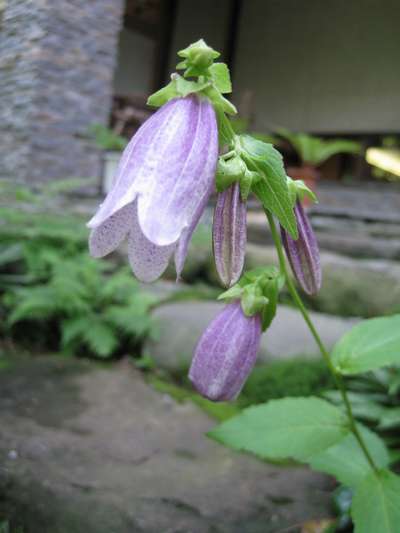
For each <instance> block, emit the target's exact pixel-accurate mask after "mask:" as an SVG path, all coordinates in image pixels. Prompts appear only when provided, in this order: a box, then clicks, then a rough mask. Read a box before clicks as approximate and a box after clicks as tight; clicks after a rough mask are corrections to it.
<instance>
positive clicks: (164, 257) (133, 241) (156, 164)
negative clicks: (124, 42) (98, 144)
mask: <svg viewBox="0 0 400 533" xmlns="http://www.w3.org/2000/svg"><path fill="white" fill-rule="evenodd" d="M217 159H218V129H217V123H216V117H215V111H214V108H213V107H212V105H211V104H210V102H209V101H208V100H207V99H205V98H202V97H198V96H196V95H189V96H187V97H185V98H175V99H173V100H170V101H169V102H168V103H166V104H165V105H163V106H162V107H161V108H160V109H159V110H158V111H157V112H156V113H155V114H154V115H152V116H151V117H150V118H149V119H148V120H147V121H146V122H145V123H144V124H143V125H142V126H141V127H140V129H139V130H138V131H137V132H136V134H135V135H134V137H133V138H132V140H131V141H130V143H129V144H128V146H127V147H126V149H125V151H124V153H123V154H122V158H121V161H120V164H119V167H118V171H117V175H116V178H115V180H114V185H113V187H112V189H111V191H110V192H109V194H108V195H107V197H106V199H105V201H104V202H103V204H102V205H101V206H100V208H99V210H98V211H97V213H96V215H95V216H94V217H93V218H92V219H91V220H90V222H89V223H88V226H89V228H91V230H92V231H91V234H90V238H89V250H90V253H91V255H92V256H94V257H103V256H105V255H107V254H109V253H110V252H112V251H113V250H115V249H116V248H117V247H118V246H119V244H120V243H121V242H122V241H123V240H124V239H125V238H127V239H128V254H129V262H130V264H131V267H132V270H133V272H134V274H135V275H136V276H137V278H139V279H140V280H141V281H147V282H150V281H154V280H155V279H157V278H158V277H159V276H160V275H161V274H162V273H163V272H164V270H165V269H166V267H167V265H168V262H169V259H170V257H171V255H172V254H173V253H174V254H175V265H176V270H177V275H178V277H179V276H180V273H181V271H182V269H183V265H184V261H185V258H186V254H187V249H188V244H189V241H190V238H191V236H192V233H193V231H194V229H195V227H196V225H197V223H198V222H199V219H200V217H201V215H202V213H203V211H204V209H205V206H206V205H207V201H208V199H209V196H210V194H211V193H212V191H213V189H214V176H215V168H216V164H217Z"/></svg>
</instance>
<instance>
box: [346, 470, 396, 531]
mask: <svg viewBox="0 0 400 533" xmlns="http://www.w3.org/2000/svg"><path fill="white" fill-rule="evenodd" d="M352 517H353V520H354V524H355V530H354V533H378V532H379V533H396V532H397V531H399V527H400V477H399V476H396V475H395V474H393V473H392V472H389V471H388V470H381V471H380V472H379V473H374V472H373V473H370V474H369V475H368V476H367V477H365V478H364V480H363V481H362V482H361V483H360V485H359V487H358V489H357V490H356V493H355V496H354V499H353V505H352Z"/></svg>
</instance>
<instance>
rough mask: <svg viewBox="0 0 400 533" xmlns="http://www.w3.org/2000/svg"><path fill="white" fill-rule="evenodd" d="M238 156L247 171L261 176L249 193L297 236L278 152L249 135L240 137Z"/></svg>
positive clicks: (292, 234)
mask: <svg viewBox="0 0 400 533" xmlns="http://www.w3.org/2000/svg"><path fill="white" fill-rule="evenodd" d="M240 144H241V147H242V150H241V155H242V157H243V159H244V160H245V161H246V163H247V166H248V167H249V169H250V170H253V171H255V172H257V174H259V175H260V176H262V179H260V180H258V181H256V182H255V183H254V185H253V192H254V193H255V194H256V195H257V196H258V198H259V199H260V201H261V202H262V204H263V206H264V207H265V208H266V209H268V210H269V211H271V213H273V214H274V215H276V217H277V218H278V219H279V222H280V223H281V225H282V226H283V227H284V228H285V229H286V230H287V231H288V232H289V233H290V235H291V236H292V237H293V238H294V239H297V237H298V231H297V224H296V218H295V216H294V212H293V202H292V198H291V196H290V193H289V188H288V185H287V179H286V172H285V169H284V167H283V161H282V156H281V154H280V153H279V152H278V151H277V150H275V148H274V147H273V146H272V144H266V143H263V142H262V141H258V140H257V139H253V138H252V137H250V136H249V135H242V136H241V137H240Z"/></svg>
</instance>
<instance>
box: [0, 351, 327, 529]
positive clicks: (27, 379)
mask: <svg viewBox="0 0 400 533" xmlns="http://www.w3.org/2000/svg"><path fill="white" fill-rule="evenodd" d="M213 425H214V422H213V421H212V420H210V419H209V418H208V417H207V416H206V415H205V414H204V413H203V412H201V411H199V409H198V408H197V407H195V406H194V405H193V404H191V403H185V404H177V403H175V402H174V401H173V400H172V399H171V398H170V397H168V396H163V395H160V394H158V393H156V392H155V391H153V390H152V389H151V388H150V387H149V386H148V385H146V384H145V383H144V382H143V379H142V377H141V375H140V374H138V373H137V372H136V371H135V370H134V369H133V368H132V366H131V365H130V364H128V363H127V362H126V361H122V362H121V363H120V364H119V365H115V366H112V367H111V368H101V367H96V366H95V365H92V364H89V363H87V362H78V361H66V360H62V359H61V360H60V359H58V358H56V357H52V358H35V359H30V360H28V361H25V362H19V363H13V364H12V366H11V367H10V368H8V369H4V368H3V369H2V370H1V371H0V496H1V497H0V516H1V517H7V519H8V520H9V521H10V524H11V526H12V527H16V526H21V525H22V526H24V529H23V531H26V532H29V533H161V532H162V533H277V532H278V531H283V530H286V528H290V530H291V531H292V530H293V531H298V529H299V528H298V527H297V526H295V524H299V523H301V522H302V521H303V520H305V519H309V518H320V517H324V516H325V517H326V516H329V515H330V509H329V503H328V501H329V490H330V489H332V482H331V481H330V480H329V479H328V478H326V477H324V476H322V475H319V474H315V473H312V472H310V471H309V470H307V469H305V468H287V467H286V468H279V467H277V466H271V465H267V464H264V463H261V462H258V461H257V460H256V459H253V458H252V457H249V456H244V455H240V454H235V453H234V452H231V451H230V450H228V449H226V448H224V447H222V446H220V445H218V444H216V443H214V442H212V441H211V440H209V439H207V438H206V437H205V435H204V433H205V432H206V431H207V430H209V429H210V428H211V427H213ZM293 526H294V527H293ZM12 530H13V529H12Z"/></svg>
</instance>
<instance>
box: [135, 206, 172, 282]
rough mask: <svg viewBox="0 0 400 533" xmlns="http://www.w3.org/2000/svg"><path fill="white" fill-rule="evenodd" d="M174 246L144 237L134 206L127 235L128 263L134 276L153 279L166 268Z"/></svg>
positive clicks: (147, 279)
mask: <svg viewBox="0 0 400 533" xmlns="http://www.w3.org/2000/svg"><path fill="white" fill-rule="evenodd" d="M175 248H176V243H173V244H170V245H168V246H158V245H157V244H153V243H152V242H150V241H149V240H148V239H147V238H146V237H145V235H144V234H143V233H142V231H141V229H140V226H139V222H138V217H137V206H135V213H134V218H133V226H132V229H131V231H130V232H129V236H128V257H129V263H130V265H131V268H132V270H133V273H134V274H135V276H136V277H137V278H138V279H139V280H140V281H143V282H145V283H150V282H152V281H155V280H156V279H157V278H159V277H160V276H161V274H162V273H163V272H164V270H165V269H166V268H167V266H168V262H169V259H170V257H171V255H172V254H173V252H174V250H175Z"/></svg>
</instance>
